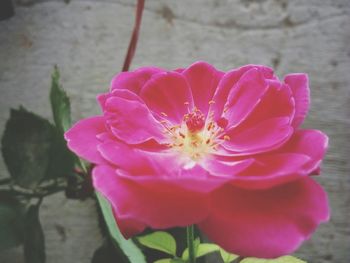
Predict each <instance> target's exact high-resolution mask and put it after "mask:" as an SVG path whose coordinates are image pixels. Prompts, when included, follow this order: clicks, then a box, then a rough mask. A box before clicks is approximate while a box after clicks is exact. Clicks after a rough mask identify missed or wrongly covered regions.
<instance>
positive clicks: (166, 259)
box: [153, 258, 185, 263]
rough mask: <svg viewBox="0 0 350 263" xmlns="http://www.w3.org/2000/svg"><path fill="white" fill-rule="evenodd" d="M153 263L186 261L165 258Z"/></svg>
mask: <svg viewBox="0 0 350 263" xmlns="http://www.w3.org/2000/svg"><path fill="white" fill-rule="evenodd" d="M153 263H185V261H183V260H181V259H178V258H163V259H159V260H156V261H154V262H153Z"/></svg>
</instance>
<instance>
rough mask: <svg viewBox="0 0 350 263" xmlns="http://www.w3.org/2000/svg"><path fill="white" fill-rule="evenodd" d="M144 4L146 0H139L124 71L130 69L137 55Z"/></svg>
mask: <svg viewBox="0 0 350 263" xmlns="http://www.w3.org/2000/svg"><path fill="white" fill-rule="evenodd" d="M144 6H145V0H138V1H137V6H136V17H135V25H134V30H133V32H132V35H131V39H130V43H129V48H128V52H127V53H126V56H125V60H124V64H123V69H122V71H128V70H129V67H130V64H131V61H132V59H133V57H134V55H135V50H136V46H137V40H138V38H139V32H140V26H141V20H142V13H143V8H144Z"/></svg>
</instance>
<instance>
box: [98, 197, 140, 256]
mask: <svg viewBox="0 0 350 263" xmlns="http://www.w3.org/2000/svg"><path fill="white" fill-rule="evenodd" d="M96 196H97V200H98V203H99V205H100V207H101V210H102V214H103V217H104V219H105V222H106V224H107V227H108V231H109V234H110V236H111V238H112V240H113V242H114V244H115V246H116V247H117V248H118V249H120V251H122V252H124V254H125V255H126V257H127V258H128V261H118V262H123V263H124V262H125V263H127V262H128V263H129V262H130V263H146V260H145V257H144V255H143V254H142V252H141V250H140V249H139V248H138V247H137V246H136V245H135V243H134V242H133V241H132V240H131V239H129V240H126V239H125V238H124V237H123V236H122V234H121V233H120V231H119V229H118V227H117V225H116V222H115V219H114V216H113V212H112V209H111V206H110V204H109V203H108V201H107V200H106V199H105V198H104V197H103V196H102V195H101V194H99V193H97V192H96Z"/></svg>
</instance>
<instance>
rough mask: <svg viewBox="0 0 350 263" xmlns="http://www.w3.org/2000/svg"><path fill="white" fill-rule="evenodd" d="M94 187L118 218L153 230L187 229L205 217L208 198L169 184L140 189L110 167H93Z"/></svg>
mask: <svg viewBox="0 0 350 263" xmlns="http://www.w3.org/2000/svg"><path fill="white" fill-rule="evenodd" d="M93 184H94V186H95V188H96V189H97V190H98V191H99V192H100V193H102V194H103V195H104V196H105V197H106V198H107V200H108V201H109V202H110V203H111V204H112V206H113V208H114V209H115V211H116V213H117V214H118V217H119V218H127V219H133V220H136V221H138V222H140V223H143V224H145V225H147V226H149V227H153V228H169V227H176V226H187V225H190V224H195V223H198V222H200V221H202V220H203V219H204V218H205V217H206V216H207V214H208V198H207V195H204V194H200V193H195V192H191V191H187V190H184V189H182V188H179V187H177V186H174V185H172V184H168V183H159V184H157V185H155V186H150V187H142V186H140V185H138V184H136V183H134V182H132V181H130V180H128V179H125V178H121V177H120V176H118V174H117V173H116V171H115V170H114V169H113V168H112V167H110V166H96V167H95V168H94V170H93Z"/></svg>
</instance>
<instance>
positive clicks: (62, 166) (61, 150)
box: [45, 130, 75, 179]
mask: <svg viewBox="0 0 350 263" xmlns="http://www.w3.org/2000/svg"><path fill="white" fill-rule="evenodd" d="M53 133H54V136H53V140H52V141H51V149H50V162H49V165H48V168H47V172H46V174H47V176H46V177H45V179H55V178H59V177H64V176H67V175H70V174H71V173H72V172H73V169H74V162H75V156H74V154H73V153H72V152H71V151H70V150H69V149H68V147H67V143H66V141H65V140H64V138H63V136H62V134H61V133H59V132H58V131H57V130H54V131H53Z"/></svg>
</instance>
